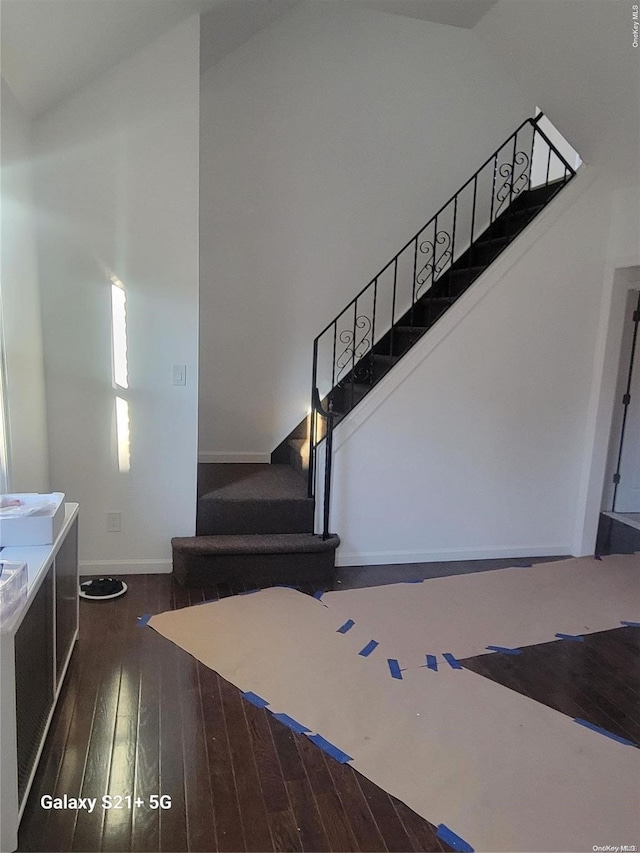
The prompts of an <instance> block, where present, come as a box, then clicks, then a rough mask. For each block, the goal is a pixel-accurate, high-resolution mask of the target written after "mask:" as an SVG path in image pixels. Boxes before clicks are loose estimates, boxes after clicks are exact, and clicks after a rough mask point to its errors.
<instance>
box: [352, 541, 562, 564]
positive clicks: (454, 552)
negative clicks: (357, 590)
mask: <svg viewBox="0 0 640 853" xmlns="http://www.w3.org/2000/svg"><path fill="white" fill-rule="evenodd" d="M558 556H567V557H569V556H571V546H570V545H549V546H545V547H538V546H535V545H530V546H528V547H518V548H507V547H505V548H464V549H453V548H452V549H450V550H444V551H372V552H369V553H361V552H357V551H343V550H342V548H341V547H340V548H338V550H337V551H336V565H337V566H387V565H393V564H395V563H441V562H442V563H445V562H446V563H448V562H458V561H460V560H510V559H515V558H516V557H558Z"/></svg>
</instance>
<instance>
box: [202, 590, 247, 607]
mask: <svg viewBox="0 0 640 853" xmlns="http://www.w3.org/2000/svg"><path fill="white" fill-rule="evenodd" d="M246 594H247V593H246V592H241V593H240V595H246ZM216 601H220V599H219V598H207V600H206V601H199V602H198V603H197V604H194V605H193V606H194V607H200V605H201V604H213V603H214V602H216Z"/></svg>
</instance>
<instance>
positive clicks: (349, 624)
mask: <svg viewBox="0 0 640 853" xmlns="http://www.w3.org/2000/svg"><path fill="white" fill-rule="evenodd" d="M355 624H356V623H355V622H354V621H353V619H347V621H346V622H345V623H344V625H342V626H341V627H340V628H338V630H337V631H336V634H346V633H347V631H350V630H351V629H352V628H353V626H354V625H355Z"/></svg>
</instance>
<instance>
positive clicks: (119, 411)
mask: <svg viewBox="0 0 640 853" xmlns="http://www.w3.org/2000/svg"><path fill="white" fill-rule="evenodd" d="M116 441H117V444H118V470H119V471H120V472H121V473H126V472H127V471H129V469H130V468H131V443H130V437H129V403H128V402H127V401H126V400H123V399H122V397H116Z"/></svg>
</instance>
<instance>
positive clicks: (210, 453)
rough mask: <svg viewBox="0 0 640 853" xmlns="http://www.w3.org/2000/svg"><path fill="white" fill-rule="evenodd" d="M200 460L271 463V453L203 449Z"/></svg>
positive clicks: (199, 456)
mask: <svg viewBox="0 0 640 853" xmlns="http://www.w3.org/2000/svg"><path fill="white" fill-rule="evenodd" d="M198 462H259V463H265V462H266V463H267V464H268V463H270V462H271V454H270V453H256V452H254V451H250V450H246V451H245V450H230V451H224V450H201V451H200V452H199V453H198Z"/></svg>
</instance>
